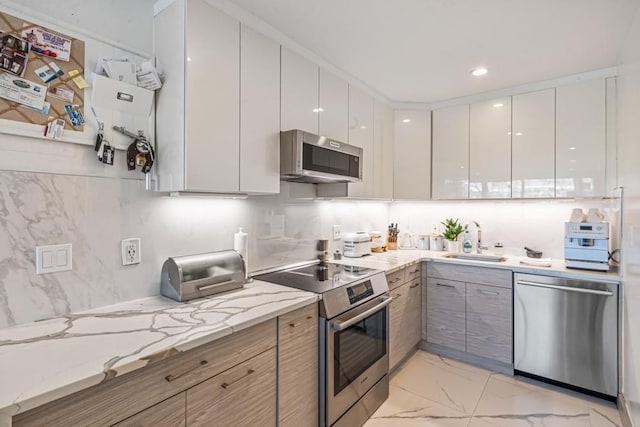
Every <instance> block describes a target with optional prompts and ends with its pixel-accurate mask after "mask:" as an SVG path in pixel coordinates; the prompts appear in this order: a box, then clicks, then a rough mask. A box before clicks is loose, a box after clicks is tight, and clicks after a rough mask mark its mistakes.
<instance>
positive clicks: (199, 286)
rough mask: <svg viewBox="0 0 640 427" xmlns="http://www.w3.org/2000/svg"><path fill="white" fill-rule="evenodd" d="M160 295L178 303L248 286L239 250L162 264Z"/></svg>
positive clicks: (170, 259) (207, 254)
mask: <svg viewBox="0 0 640 427" xmlns="http://www.w3.org/2000/svg"><path fill="white" fill-rule="evenodd" d="M160 280H161V281H160V292H161V293H162V295H164V296H165V297H168V298H171V299H174V300H176V301H187V300H191V299H194V298H201V297H206V296H208V295H213V294H217V293H220V292H226V291H230V290H233V289H237V288H241V287H242V286H243V285H244V283H245V264H244V260H243V259H242V257H241V256H240V254H239V253H238V252H236V251H231V250H229V251H219V252H211V253H206V254H199V255H190V256H181V257H173V258H169V259H167V260H166V261H165V262H164V264H163V265H162V273H161V278H160Z"/></svg>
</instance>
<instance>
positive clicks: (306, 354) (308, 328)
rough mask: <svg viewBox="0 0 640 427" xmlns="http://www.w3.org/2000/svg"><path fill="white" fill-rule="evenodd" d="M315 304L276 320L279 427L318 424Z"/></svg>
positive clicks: (316, 316) (316, 307)
mask: <svg viewBox="0 0 640 427" xmlns="http://www.w3.org/2000/svg"><path fill="white" fill-rule="evenodd" d="M318 354H319V353H318V305H317V304H313V305H311V306H308V307H304V308H301V309H299V310H296V311H293V312H291V313H288V314H285V315H283V316H280V318H279V320H278V402H279V403H278V405H279V410H278V419H279V425H280V427H307V426H308V427H314V426H317V425H318V369H319V367H318Z"/></svg>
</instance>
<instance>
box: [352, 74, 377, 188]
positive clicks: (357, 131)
mask: <svg viewBox="0 0 640 427" xmlns="http://www.w3.org/2000/svg"><path fill="white" fill-rule="evenodd" d="M348 142H349V144H351V145H356V146H358V147H360V148H362V150H363V153H362V162H363V164H362V182H357V183H352V184H349V196H350V197H361V198H371V197H373V98H372V97H371V96H369V95H367V94H366V93H364V92H363V91H361V90H360V89H358V88H355V87H353V86H349V141H348Z"/></svg>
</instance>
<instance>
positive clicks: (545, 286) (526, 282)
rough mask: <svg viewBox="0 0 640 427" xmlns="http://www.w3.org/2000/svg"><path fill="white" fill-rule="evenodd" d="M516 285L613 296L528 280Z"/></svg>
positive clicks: (601, 292) (591, 290) (607, 292)
mask: <svg viewBox="0 0 640 427" xmlns="http://www.w3.org/2000/svg"><path fill="white" fill-rule="evenodd" d="M516 284H517V285H524V286H536V287H538V288H548V289H557V290H560V291H566V292H578V293H581V294H591V295H602V296H607V297H612V296H613V292H611V291H601V290H598V289H585V288H573V287H569V286H560V285H548V284H546V283H538V282H530V281H528V280H518V281H517V282H516Z"/></svg>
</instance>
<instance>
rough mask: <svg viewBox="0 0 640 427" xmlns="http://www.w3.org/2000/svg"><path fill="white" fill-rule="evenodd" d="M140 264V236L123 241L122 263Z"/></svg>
mask: <svg viewBox="0 0 640 427" xmlns="http://www.w3.org/2000/svg"><path fill="white" fill-rule="evenodd" d="M133 264H140V238H139V237H136V238H133V239H124V240H123V241H122V265H133Z"/></svg>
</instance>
